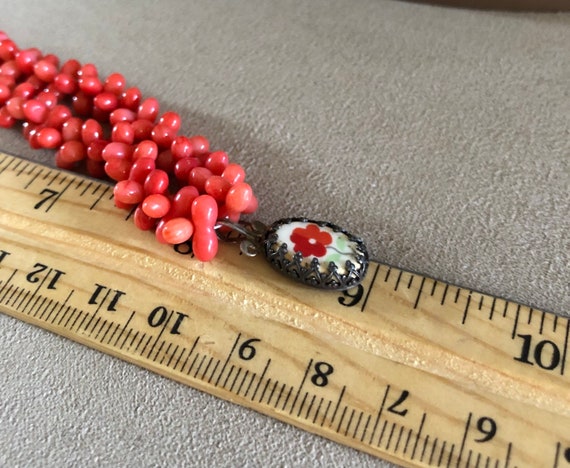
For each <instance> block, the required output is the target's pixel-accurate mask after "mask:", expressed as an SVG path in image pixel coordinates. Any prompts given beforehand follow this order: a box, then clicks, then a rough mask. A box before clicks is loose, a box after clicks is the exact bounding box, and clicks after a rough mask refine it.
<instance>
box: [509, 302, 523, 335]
mask: <svg viewBox="0 0 570 468" xmlns="http://www.w3.org/2000/svg"><path fill="white" fill-rule="evenodd" d="M520 312H521V306H520V304H519V305H517V310H516V312H515V320H514V322H513V331H512V333H511V338H512V339H513V340H514V339H515V336H517V335H516V334H517V328H518V326H519V316H520Z"/></svg>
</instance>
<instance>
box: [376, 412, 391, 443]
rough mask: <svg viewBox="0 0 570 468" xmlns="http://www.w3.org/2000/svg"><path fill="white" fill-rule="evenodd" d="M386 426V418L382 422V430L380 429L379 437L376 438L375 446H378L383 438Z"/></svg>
mask: <svg viewBox="0 0 570 468" xmlns="http://www.w3.org/2000/svg"><path fill="white" fill-rule="evenodd" d="M386 426H388V420H387V419H385V420H384V424H383V425H382V430H381V431H380V437H379V438H378V442H377V443H376V447H380V445H381V444H382V440H383V439H384V433H385V432H386Z"/></svg>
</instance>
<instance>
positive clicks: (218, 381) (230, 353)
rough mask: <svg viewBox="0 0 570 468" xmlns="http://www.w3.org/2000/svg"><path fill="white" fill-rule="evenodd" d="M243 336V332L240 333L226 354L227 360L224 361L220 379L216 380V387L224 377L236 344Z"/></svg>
mask: <svg viewBox="0 0 570 468" xmlns="http://www.w3.org/2000/svg"><path fill="white" fill-rule="evenodd" d="M240 338H241V333H238V335H237V337H236V339H235V341H234V343H233V345H232V347H231V349H230V352H229V353H228V355H227V356H226V360H225V361H224V365H223V366H222V369H221V370H220V374H219V375H218V379H217V380H216V383H215V385H216V387H217V386H218V384H219V383H220V379H221V378H222V375H224V371H225V370H226V367H227V365H228V362H229V361H230V358H231V357H232V354H233V352H234V351H235V349H236V346H237V344H238V341H239V339H240Z"/></svg>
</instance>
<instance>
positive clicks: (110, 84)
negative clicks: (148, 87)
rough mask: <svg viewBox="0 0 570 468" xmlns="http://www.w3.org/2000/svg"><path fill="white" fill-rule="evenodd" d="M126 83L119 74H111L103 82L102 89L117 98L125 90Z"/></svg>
mask: <svg viewBox="0 0 570 468" xmlns="http://www.w3.org/2000/svg"><path fill="white" fill-rule="evenodd" d="M126 82H127V81H126V80H125V77H124V76H123V75H121V74H120V73H111V74H110V75H109V76H108V77H107V79H106V80H105V84H104V86H103V89H104V90H105V91H106V92H108V93H113V94H114V95H116V96H119V95H120V94H121V93H122V92H123V90H124V89H125V84H126Z"/></svg>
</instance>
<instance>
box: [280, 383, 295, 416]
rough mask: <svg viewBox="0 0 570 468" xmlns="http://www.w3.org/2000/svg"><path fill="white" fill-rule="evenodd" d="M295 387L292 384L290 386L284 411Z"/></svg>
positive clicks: (284, 403)
mask: <svg viewBox="0 0 570 468" xmlns="http://www.w3.org/2000/svg"><path fill="white" fill-rule="evenodd" d="M293 390H294V387H293V386H292V385H291V386H289V391H288V392H287V396H286V397H285V401H283V407H282V408H281V409H282V410H283V411H285V408H287V403H289V398H290V397H291V393H293Z"/></svg>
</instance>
